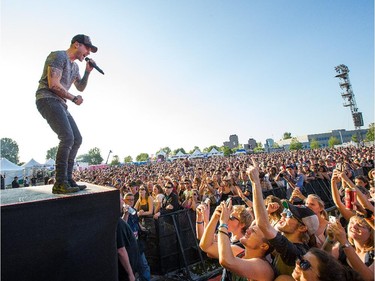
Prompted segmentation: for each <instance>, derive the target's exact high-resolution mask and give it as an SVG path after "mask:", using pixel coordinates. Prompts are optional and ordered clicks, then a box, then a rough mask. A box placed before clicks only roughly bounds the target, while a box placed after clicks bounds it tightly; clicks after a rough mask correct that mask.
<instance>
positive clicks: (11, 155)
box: [0, 138, 19, 164]
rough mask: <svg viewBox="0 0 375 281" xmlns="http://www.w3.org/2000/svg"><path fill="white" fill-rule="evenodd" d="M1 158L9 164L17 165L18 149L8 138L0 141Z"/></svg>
mask: <svg viewBox="0 0 375 281" xmlns="http://www.w3.org/2000/svg"><path fill="white" fill-rule="evenodd" d="M0 147H1V157H4V158H6V159H8V160H9V161H10V162H13V163H15V164H18V161H19V158H18V153H19V148H18V144H17V142H15V141H14V140H12V139H10V138H2V139H1V140H0Z"/></svg>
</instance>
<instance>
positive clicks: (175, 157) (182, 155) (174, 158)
mask: <svg viewBox="0 0 375 281" xmlns="http://www.w3.org/2000/svg"><path fill="white" fill-rule="evenodd" d="M188 156H189V154H185V153H183V152H182V151H181V150H179V151H178V152H177V154H176V155H173V156H172V157H171V158H169V159H170V160H172V161H173V160H176V159H181V158H187V157H188Z"/></svg>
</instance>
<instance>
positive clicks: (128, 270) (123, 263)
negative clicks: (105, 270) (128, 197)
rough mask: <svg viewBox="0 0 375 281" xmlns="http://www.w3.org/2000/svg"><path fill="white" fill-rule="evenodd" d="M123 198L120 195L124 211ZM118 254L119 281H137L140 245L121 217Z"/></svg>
mask: <svg viewBox="0 0 375 281" xmlns="http://www.w3.org/2000/svg"><path fill="white" fill-rule="evenodd" d="M122 202H123V201H122V196H121V195H120V208H121V209H122V207H123V206H122V205H123V204H122ZM116 240H117V254H118V280H119V281H135V280H136V279H135V273H136V272H137V269H138V267H139V259H140V258H139V249H138V243H137V241H136V239H135V237H134V234H133V231H132V229H131V228H130V226H129V225H128V224H127V223H126V222H125V221H124V220H123V219H122V218H121V217H120V218H119V220H118V222H117V230H116Z"/></svg>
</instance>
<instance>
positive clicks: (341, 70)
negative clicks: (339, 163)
mask: <svg viewBox="0 0 375 281" xmlns="http://www.w3.org/2000/svg"><path fill="white" fill-rule="evenodd" d="M335 70H336V72H337V73H338V74H337V75H336V76H335V77H336V78H339V79H340V82H339V85H340V88H341V89H342V90H343V92H342V93H341V97H342V98H343V99H344V101H345V102H344V104H343V105H344V107H350V111H351V112H352V117H353V122H354V127H355V130H356V133H357V140H358V142H359V143H361V142H362V137H361V132H360V130H361V127H362V126H363V118H362V112H358V107H357V103H356V102H355V97H354V93H353V89H352V85H351V84H350V80H349V68H348V67H347V66H346V65H344V64H340V65H338V66H336V67H335Z"/></svg>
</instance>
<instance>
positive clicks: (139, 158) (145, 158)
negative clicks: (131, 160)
mask: <svg viewBox="0 0 375 281" xmlns="http://www.w3.org/2000/svg"><path fill="white" fill-rule="evenodd" d="M135 159H136V160H137V161H138V162H143V161H148V159H149V156H148V154H147V153H141V154H139V155H138V156H137V157H136V158H135Z"/></svg>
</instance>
